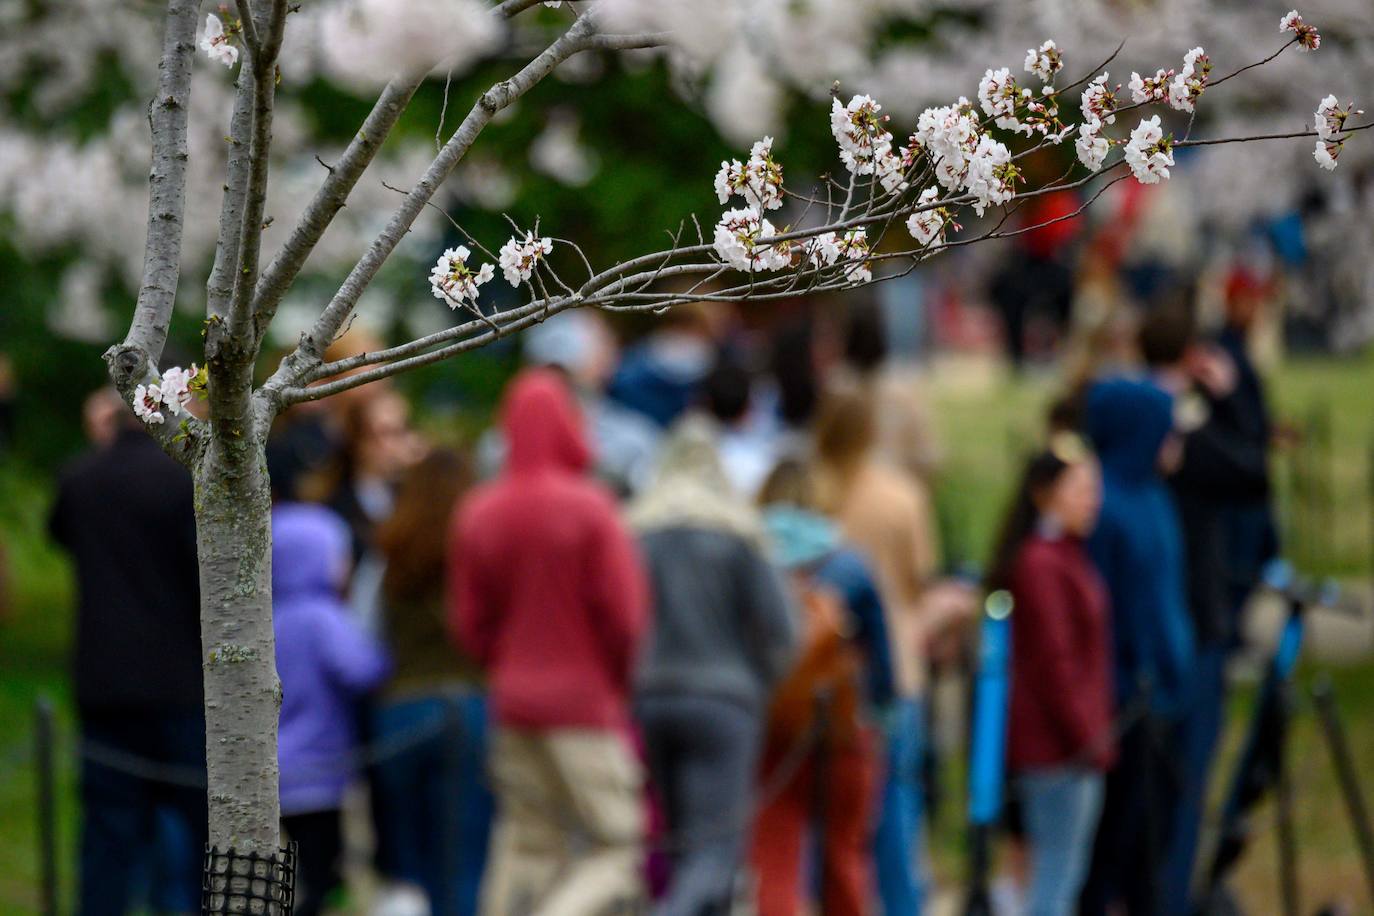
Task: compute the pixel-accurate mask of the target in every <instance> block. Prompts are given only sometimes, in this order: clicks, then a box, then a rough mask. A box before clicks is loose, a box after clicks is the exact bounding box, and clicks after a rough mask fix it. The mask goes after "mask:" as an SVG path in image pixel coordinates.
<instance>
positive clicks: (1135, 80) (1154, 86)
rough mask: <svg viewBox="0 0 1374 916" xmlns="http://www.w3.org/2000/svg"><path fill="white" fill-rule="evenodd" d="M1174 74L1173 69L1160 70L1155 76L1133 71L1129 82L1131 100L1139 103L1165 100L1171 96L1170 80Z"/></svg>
mask: <svg viewBox="0 0 1374 916" xmlns="http://www.w3.org/2000/svg"><path fill="white" fill-rule="evenodd" d="M1173 75H1174V71H1172V70H1160V71H1159V72H1157V73H1156V74H1155V75H1154V76H1141V75H1140V74H1139V73H1132V74H1131V82H1130V84H1129V86H1130V90H1131V100H1132V101H1133V102H1135V103H1136V104H1137V105H1144V104H1146V103H1148V102H1162V101H1164V100H1165V99H1166V98H1168V97H1169V80H1170V79H1172V78H1173Z"/></svg>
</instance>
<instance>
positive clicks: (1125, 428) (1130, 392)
mask: <svg viewBox="0 0 1374 916" xmlns="http://www.w3.org/2000/svg"><path fill="white" fill-rule="evenodd" d="M1083 426H1084V432H1085V433H1086V434H1087V435H1088V437H1089V438H1090V439H1091V440H1092V444H1093V447H1094V449H1096V451H1097V454H1098V456H1099V458H1100V460H1101V463H1102V479H1103V501H1102V513H1101V517H1100V519H1099V521H1098V525H1097V528H1096V529H1095V530H1094V532H1093V534H1092V537H1091V539H1090V540H1089V550H1090V552H1091V554H1092V558H1093V561H1094V563H1095V564H1096V565H1097V567H1098V571H1099V572H1100V573H1101V574H1102V578H1103V580H1104V581H1105V582H1106V584H1107V591H1108V594H1109V597H1110V600H1111V608H1112V616H1111V620H1112V631H1113V645H1114V666H1115V681H1116V694H1117V696H1116V700H1117V709H1118V710H1119V715H1120V716H1121V717H1122V722H1121V725H1123V726H1124V731H1123V732H1122V734H1121V738H1120V748H1121V753H1120V759H1119V760H1118V762H1117V765H1116V766H1115V768H1114V769H1113V770H1112V771H1111V772H1110V773H1109V774H1108V777H1107V790H1106V799H1105V802H1104V805H1103V814H1102V819H1101V826H1100V828H1099V830H1098V835H1097V841H1096V844H1095V848H1094V851H1093V864H1092V868H1091V871H1090V874H1089V877H1088V881H1087V883H1086V884H1085V885H1084V889H1083V897H1082V907H1081V910H1080V912H1082V913H1083V914H1085V916H1088V914H1098V913H1105V912H1107V911H1108V909H1109V908H1110V907H1112V906H1113V905H1115V904H1122V903H1124V904H1125V906H1126V909H1127V912H1129V913H1131V914H1150V916H1153V914H1154V913H1155V912H1157V911H1158V909H1159V907H1160V905H1161V904H1163V903H1164V901H1162V900H1159V899H1158V889H1159V870H1160V867H1161V857H1162V848H1163V844H1164V841H1165V837H1167V835H1168V824H1167V818H1168V811H1167V804H1166V802H1167V800H1168V799H1169V798H1170V796H1171V787H1170V782H1171V777H1170V752H1169V749H1168V741H1169V738H1168V732H1169V725H1170V723H1172V722H1173V721H1174V720H1175V719H1176V718H1177V717H1178V716H1179V715H1180V714H1181V713H1182V711H1183V709H1184V706H1185V704H1186V703H1187V699H1188V693H1189V678H1190V673H1191V671H1192V670H1193V644H1192V631H1191V619H1190V617H1189V614H1188V607H1187V586H1186V579H1185V569H1184V554H1183V540H1182V530H1181V528H1180V526H1179V519H1178V513H1177V510H1176V508H1175V506H1174V501H1173V496H1172V494H1171V493H1170V490H1169V487H1168V484H1167V483H1166V482H1165V473H1167V471H1168V469H1169V466H1170V465H1171V464H1176V463H1177V459H1178V457H1179V454H1180V452H1179V447H1178V440H1177V438H1176V436H1174V434H1173V398H1172V397H1171V396H1170V395H1169V394H1168V393H1167V392H1165V391H1164V390H1163V389H1161V388H1159V387H1158V386H1156V385H1155V384H1153V383H1151V382H1148V381H1144V380H1137V379H1130V378H1111V379H1106V380H1103V381H1100V382H1097V383H1095V384H1094V385H1093V386H1092V387H1091V388H1090V389H1089V390H1088V392H1087V396H1086V402H1085V404H1084V412H1083Z"/></svg>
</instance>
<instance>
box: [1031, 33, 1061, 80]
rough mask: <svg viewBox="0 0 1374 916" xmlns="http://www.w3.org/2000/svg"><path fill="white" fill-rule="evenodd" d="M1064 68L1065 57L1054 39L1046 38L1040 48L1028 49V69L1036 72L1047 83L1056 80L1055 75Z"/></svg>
mask: <svg viewBox="0 0 1374 916" xmlns="http://www.w3.org/2000/svg"><path fill="white" fill-rule="evenodd" d="M1063 69H1064V58H1063V56H1062V55H1061V54H1060V53H1059V47H1058V46H1057V45H1055V43H1054V40H1053V39H1049V40H1046V41H1045V43H1044V44H1042V45H1041V46H1040V47H1039V48H1038V49H1037V48H1030V49H1029V50H1027V51H1026V71H1027V72H1028V73H1034V74H1035V75H1036V76H1038V77H1040V79H1041V80H1042V81H1044V82H1046V83H1049V82H1052V81H1053V80H1054V75H1055V74H1056V73H1058V72H1059V71H1060V70H1063Z"/></svg>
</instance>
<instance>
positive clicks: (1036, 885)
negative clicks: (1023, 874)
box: [1016, 767, 1104, 916]
mask: <svg viewBox="0 0 1374 916" xmlns="http://www.w3.org/2000/svg"><path fill="white" fill-rule="evenodd" d="M1103 785H1104V779H1103V776H1102V774H1101V773H1099V772H1097V771H1096V770H1088V769H1083V768H1078V767H1048V768H1045V769H1037V770H1027V771H1025V772H1023V773H1021V774H1019V775H1018V776H1017V779H1016V788H1017V792H1018V793H1019V794H1020V797H1021V810H1022V817H1023V819H1024V821H1025V827H1026V839H1027V840H1028V841H1029V842H1030V893H1029V894H1028V895H1027V899H1026V916H1069V914H1071V913H1073V912H1074V911H1075V909H1076V908H1077V905H1078V892H1079V890H1080V889H1081V888H1082V886H1083V879H1084V878H1085V877H1086V875H1087V871H1088V863H1089V861H1090V858H1091V855H1092V849H1093V837H1094V835H1095V834H1096V832H1097V820H1098V818H1099V817H1100V816H1101V814H1102V793H1103Z"/></svg>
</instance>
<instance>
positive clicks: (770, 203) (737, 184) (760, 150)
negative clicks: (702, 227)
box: [716, 137, 782, 210]
mask: <svg viewBox="0 0 1374 916" xmlns="http://www.w3.org/2000/svg"><path fill="white" fill-rule="evenodd" d="M735 194H738V195H739V196H740V197H743V198H744V202H745V203H746V204H747V205H749V206H750V207H754V208H756V209H763V210H776V209H778V208H779V207H781V206H782V166H781V165H779V164H778V163H777V162H776V161H775V160H774V159H773V138H772V137H764V138H763V139H762V140H759V141H758V142H757V143H755V144H754V146H753V149H751V150H750V152H749V161H748V162H746V163H741V162H740V161H739V160H738V159H732V160H728V161H726V162H722V163H721V164H720V171H718V172H716V196H717V197H718V198H720V202H721V203H725V202H726V201H728V200H729V199H730V197H731V196H732V195H735Z"/></svg>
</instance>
